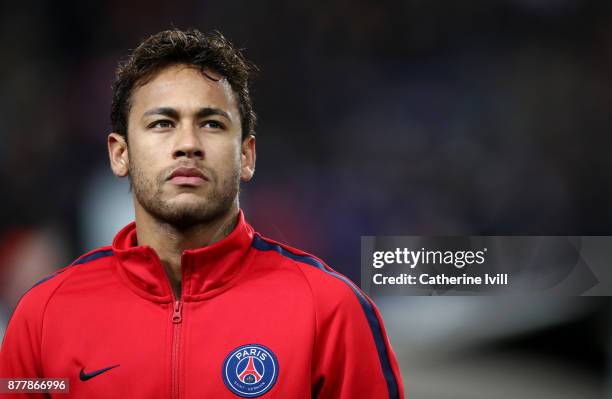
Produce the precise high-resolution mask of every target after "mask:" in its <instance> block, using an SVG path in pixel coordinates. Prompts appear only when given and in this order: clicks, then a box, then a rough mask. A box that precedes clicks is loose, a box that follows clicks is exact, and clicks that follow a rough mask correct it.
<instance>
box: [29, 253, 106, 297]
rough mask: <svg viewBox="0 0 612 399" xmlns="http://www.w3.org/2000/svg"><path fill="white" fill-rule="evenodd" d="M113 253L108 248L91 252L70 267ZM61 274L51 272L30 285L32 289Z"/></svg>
mask: <svg viewBox="0 0 612 399" xmlns="http://www.w3.org/2000/svg"><path fill="white" fill-rule="evenodd" d="M112 254H113V250H112V249H107V250H104V251H96V252H94V253H92V254H89V255H87V256H84V257H82V258H78V259H77V260H75V261H74V262H72V263H71V264H70V266H69V267H72V266H76V265H81V264H83V263H87V262H91V261H92V260H96V259H100V258H104V257H107V256H111V255H112ZM59 274H60V273H58V272H55V273H53V274H51V275H50V276H47V277H45V278H43V279H42V280H40V281H38V282H37V283H36V284H34V285H33V286H32V287H30V290H31V289H32V288H34V287H36V286H37V285H40V284H42V283H44V282H45V281H49V280H51V279H52V278H53V277H55V276H57V275H59ZM28 291H29V290H28ZM26 293H27V292H26Z"/></svg>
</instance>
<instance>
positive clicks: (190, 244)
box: [136, 204, 239, 298]
mask: <svg viewBox="0 0 612 399" xmlns="http://www.w3.org/2000/svg"><path fill="white" fill-rule="evenodd" d="M238 212H239V210H238V207H237V206H235V207H232V208H230V209H229V210H228V211H227V212H226V213H225V214H223V215H221V216H219V217H218V218H215V219H213V220H211V221H209V222H206V223H202V224H197V225H193V226H190V227H187V228H179V227H177V226H174V225H171V224H168V223H165V222H163V221H161V220H159V219H156V218H154V217H153V216H152V215H150V214H149V213H148V212H146V211H145V210H144V209H143V208H142V207H141V206H139V205H138V204H136V235H137V237H138V245H148V246H149V247H151V248H153V249H154V250H155V252H156V253H157V255H158V256H159V259H160V260H161V262H162V264H163V266H164V268H165V269H166V274H167V275H168V278H169V279H170V285H171V286H172V289H173V291H174V294H175V297H176V298H180V296H181V277H182V275H181V255H182V254H183V251H185V250H188V249H195V248H201V247H205V246H208V245H212V244H214V243H216V242H217V241H220V240H222V239H223V238H225V237H227V236H228V235H229V234H230V233H231V232H232V230H234V228H235V227H236V223H237V222H238Z"/></svg>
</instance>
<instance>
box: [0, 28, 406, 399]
mask: <svg viewBox="0 0 612 399" xmlns="http://www.w3.org/2000/svg"><path fill="white" fill-rule="evenodd" d="M249 70H250V67H249V64H248V63H247V62H246V61H245V59H244V58H243V56H242V54H241V53H240V51H238V50H236V49H234V48H233V47H232V45H231V44H230V43H229V42H228V41H227V40H226V39H225V38H224V37H223V36H222V35H221V34H219V33H213V34H209V35H204V34H202V33H200V32H198V31H187V32H182V31H178V30H172V31H164V32H160V33H158V34H156V35H154V36H152V37H150V38H149V39H147V40H146V41H144V42H143V43H142V44H141V45H140V46H139V47H138V48H137V49H136V50H134V52H133V53H132V54H131V56H130V58H129V59H128V60H127V62H126V63H124V64H122V65H121V66H120V67H119V69H118V72H117V79H116V82H115V84H114V87H113V89H114V96H113V105H112V110H111V113H112V115H111V120H112V128H113V132H112V133H110V135H109V136H108V152H109V156H110V163H111V168H112V170H113V173H114V174H115V175H117V176H119V177H125V176H128V177H129V179H130V183H131V186H132V188H133V201H134V207H135V214H136V220H135V223H132V224H130V225H128V226H126V227H125V228H124V229H123V230H121V231H120V232H119V233H118V234H117V236H116V237H115V239H114V240H113V243H112V245H111V246H108V247H103V248H99V249H97V250H95V251H92V252H89V253H88V254H85V255H83V256H82V257H80V258H79V259H77V260H76V261H75V262H74V263H73V264H72V265H70V266H68V267H66V268H64V269H62V270H60V271H58V272H57V273H55V274H54V275H52V276H50V277H48V278H46V279H44V280H43V281H41V282H39V283H38V284H36V285H35V286H34V287H33V288H32V289H31V290H30V291H28V292H27V293H26V294H25V295H24V297H23V298H22V299H21V301H20V303H19V305H18V306H17V309H16V310H15V313H14V315H13V317H12V319H11V321H10V323H9V326H8V330H7V332H6V335H5V337H4V341H3V345H2V352H1V355H0V371H1V373H0V377H10V378H18V377H31V378H34V377H48V378H50V377H56V378H68V379H69V381H70V394H69V395H68V396H69V397H75V398H215V399H218V398H237V397H246V398H256V397H263V398H282V399H289V398H291V399H299V398H303V399H306V398H308V399H311V398H318V399H327V398H330V399H331V398H339V399H349V398H350V399H355V398H368V399H377V398H381V399H382V398H390V399H397V398H403V395H404V394H403V386H402V382H401V379H400V375H399V371H398V366H397V363H396V361H395V358H394V355H393V352H392V350H391V347H390V345H389V342H388V339H387V337H386V334H385V331H384V327H383V324H382V321H381V318H380V315H379V313H378V311H377V309H376V307H375V306H374V305H373V303H372V302H371V301H370V300H369V298H367V297H366V296H365V295H364V294H363V293H362V292H361V291H360V290H359V289H358V288H357V287H356V286H355V285H354V284H353V283H352V282H350V281H349V280H348V279H347V278H346V277H344V276H342V275H340V274H338V273H336V272H335V271H334V270H332V269H331V268H329V267H328V266H327V265H325V264H324V263H323V262H322V261H321V260H320V259H318V258H316V257H314V256H312V255H309V254H307V253H304V252H302V251H299V250H297V249H294V248H291V247H288V246H286V245H283V244H280V243H277V242H275V241H272V240H270V239H267V238H264V237H262V236H261V235H259V234H257V233H255V232H254V230H253V228H252V227H251V226H250V225H249V224H248V223H247V222H246V220H245V217H244V214H243V213H242V211H241V210H240V208H239V202H238V197H239V196H238V191H239V185H240V182H241V181H245V182H246V181H248V180H250V179H251V178H252V176H253V173H254V171H255V135H254V125H255V114H254V112H253V109H252V104H251V99H250V96H249V88H248V79H249ZM58 396H60V394H58ZM61 397H66V395H64V396H61Z"/></svg>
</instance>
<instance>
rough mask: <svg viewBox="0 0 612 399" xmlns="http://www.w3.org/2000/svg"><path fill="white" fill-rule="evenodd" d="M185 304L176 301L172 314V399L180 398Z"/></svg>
mask: <svg viewBox="0 0 612 399" xmlns="http://www.w3.org/2000/svg"><path fill="white" fill-rule="evenodd" d="M182 310H183V302H181V300H180V299H178V300H176V301H174V309H173V313H172V325H173V326H174V334H173V336H172V398H174V399H178V397H179V343H180V342H179V341H180V337H181V324H182V321H183V316H182Z"/></svg>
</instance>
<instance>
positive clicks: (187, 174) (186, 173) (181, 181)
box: [168, 166, 208, 186]
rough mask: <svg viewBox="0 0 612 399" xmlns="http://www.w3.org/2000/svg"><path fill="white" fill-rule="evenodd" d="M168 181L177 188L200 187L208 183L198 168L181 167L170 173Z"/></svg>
mask: <svg viewBox="0 0 612 399" xmlns="http://www.w3.org/2000/svg"><path fill="white" fill-rule="evenodd" d="M168 180H169V181H170V182H171V183H173V184H176V185H179V186H200V185H202V184H204V183H205V182H207V181H208V178H207V177H206V176H205V175H204V173H202V172H201V171H200V170H199V169H198V168H189V167H184V166H181V167H180V168H176V169H174V170H173V171H172V173H171V174H170V176H169V177H168Z"/></svg>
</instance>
